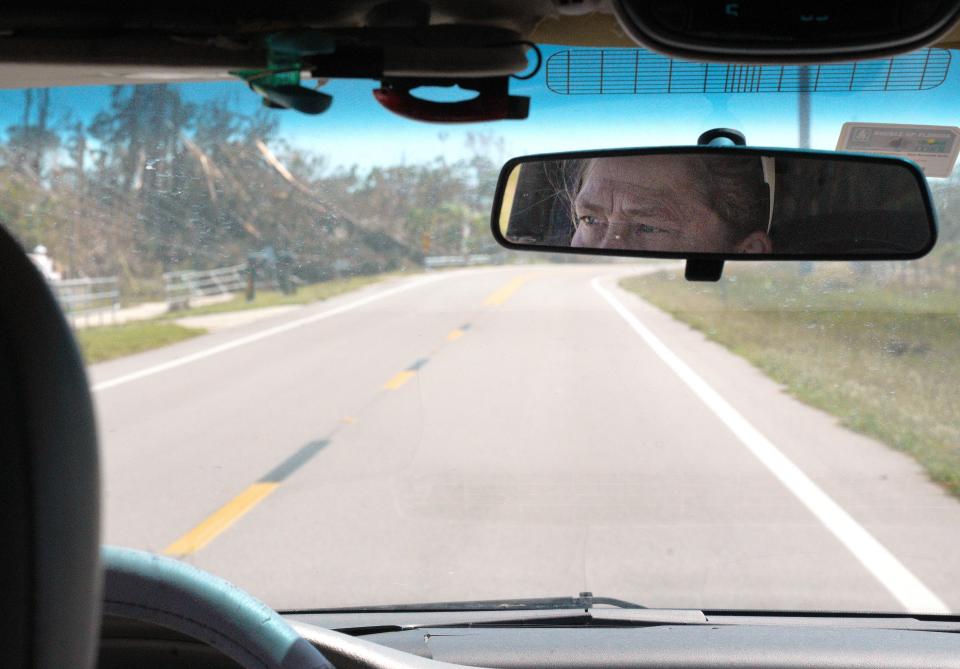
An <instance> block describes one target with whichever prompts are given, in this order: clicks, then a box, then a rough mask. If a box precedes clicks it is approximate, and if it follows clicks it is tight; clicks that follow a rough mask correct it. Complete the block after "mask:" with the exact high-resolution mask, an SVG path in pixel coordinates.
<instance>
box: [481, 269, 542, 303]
mask: <svg viewBox="0 0 960 669" xmlns="http://www.w3.org/2000/svg"><path fill="white" fill-rule="evenodd" d="M530 279H531V277H530V276H518V277H514V278H513V280H511V281H510V282H509V283H507V284H506V285H504V286H501V287H500V288H498V289H497V290H495V291H493V292H492V293H490V294H489V295H487V299H485V300H484V301H483V304H484V305H485V306H488V307H496V306H499V305H501V304H503V303H504V302H506V301H507V300H509V299H510V296H511V295H513V294H514V293H515V292H517V291H518V290H520V286H522V285H523V284H525V283H526V282H527V281H529V280H530Z"/></svg>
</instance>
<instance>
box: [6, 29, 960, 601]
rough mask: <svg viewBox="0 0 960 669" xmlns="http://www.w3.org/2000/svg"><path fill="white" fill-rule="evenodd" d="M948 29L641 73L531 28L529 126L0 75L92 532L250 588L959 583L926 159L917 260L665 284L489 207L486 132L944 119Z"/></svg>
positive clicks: (265, 593)
mask: <svg viewBox="0 0 960 669" xmlns="http://www.w3.org/2000/svg"><path fill="white" fill-rule="evenodd" d="M955 55H956V54H955V53H954V52H950V51H946V50H942V49H936V50H929V51H922V52H918V53H917V54H912V56H911V58H910V59H907V60H905V61H897V62H895V63H893V64H891V63H890V61H877V62H875V63H874V64H873V65H871V66H869V67H868V66H867V65H868V64H863V66H862V67H861V68H860V69H857V68H853V66H850V65H846V66H842V67H841V66H832V67H833V69H830V68H828V67H824V68H817V67H810V68H797V67H793V68H756V67H754V68H750V67H733V66H731V67H727V66H720V65H711V66H710V68H706V67H704V66H695V64H685V67H686V69H684V67H680V66H677V70H676V71H674V70H673V69H672V68H673V65H672V64H671V63H670V61H668V60H666V59H663V58H660V57H652V56H651V55H650V54H648V53H646V52H639V51H635V50H608V51H605V52H603V53H601V52H600V51H598V50H583V49H568V48H566V47H549V46H545V47H543V56H544V61H545V62H544V67H543V68H541V70H540V71H539V72H538V73H537V74H536V76H534V77H533V78H532V79H530V80H526V81H513V82H512V83H511V92H512V93H513V94H516V95H527V96H530V98H531V104H530V116H529V118H528V119H527V120H524V121H504V122H499V123H490V124H479V123H470V124H462V125H437V124H429V123H420V122H416V121H412V120H407V119H404V118H401V117H399V116H395V115H393V114H391V113H390V112H389V111H387V110H386V109H384V108H382V107H381V106H379V105H378V104H377V102H376V100H375V99H374V97H373V95H372V93H371V91H372V89H374V88H375V87H376V86H377V84H375V83H373V82H368V81H331V82H328V83H326V84H325V85H323V87H322V90H323V91H324V92H326V93H328V94H330V95H332V96H333V104H332V106H331V108H330V109H329V111H327V112H325V113H323V114H322V115H320V116H316V117H312V116H306V115H299V114H297V113H296V112H293V111H278V110H273V109H266V108H264V107H263V105H262V104H261V101H260V99H259V98H258V97H257V96H256V94H254V93H253V92H251V91H250V90H248V89H247V87H246V86H245V85H244V84H243V83H241V82H207V83H190V84H156V85H144V86H119V87H88V88H79V87H77V88H66V87H65V88H57V89H31V90H21V91H4V92H2V93H0V100H2V103H3V104H2V106H0V110H2V111H0V116H2V118H0V121H2V127H3V128H4V129H5V133H4V134H3V136H2V144H0V175H2V179H0V222H2V225H3V226H4V227H6V228H7V229H9V230H11V231H12V232H13V234H14V235H15V236H16V237H17V238H18V239H19V240H20V241H21V242H22V244H23V245H24V247H25V248H26V249H27V250H28V251H29V252H30V255H31V258H32V259H33V261H34V263H35V264H36V265H37V268H38V270H40V271H41V272H43V273H44V275H45V276H46V277H47V279H48V282H49V284H50V286H51V288H52V289H53V290H54V291H55V292H56V294H57V296H58V298H59V300H60V303H61V305H62V307H63V308H64V310H65V312H66V313H67V315H68V318H69V319H70V321H71V323H72V325H73V326H74V329H75V332H76V335H77V337H78V340H79V343H80V346H81V348H82V352H83V355H84V356H85V359H86V361H87V363H88V369H89V375H90V380H91V385H92V388H93V390H94V397H95V402H96V408H97V412H98V420H99V430H100V438H101V448H102V458H103V460H102V467H103V472H104V479H103V481H104V483H103V494H104V514H105V516H104V540H105V542H106V543H110V544H119V545H125V546H132V547H136V548H142V549H147V550H150V551H154V552H157V553H164V554H167V555H171V556H174V557H177V558H179V559H183V560H185V561H188V562H190V563H192V564H195V565H198V566H200V567H203V568H205V569H207V570H209V571H211V572H213V573H215V574H217V575H220V576H223V577H225V578H227V579H229V580H231V581H233V582H235V583H236V584H237V585H239V586H240V587H242V588H244V589H246V590H248V591H250V592H251V593H253V594H254V595H256V596H258V597H260V598H262V599H263V600H264V601H265V602H267V603H268V604H270V605H271V606H273V607H275V608H279V609H307V608H328V607H363V606H371V605H389V604H410V603H418V602H451V601H453V602H455V601H462V600H506V599H516V598H532V597H560V596H566V597H569V596H574V595H576V594H577V593H580V592H584V591H589V592H593V593H594V594H596V595H598V596H605V597H610V598H616V599H620V600H627V601H630V602H636V603H640V604H643V605H646V606H653V607H697V608H741V609H791V610H799V609H816V610H861V611H862V610H867V611H905V610H906V611H914V612H944V611H948V610H951V609H957V608H960V550H957V548H958V546H957V541H958V540H957V537H958V536H960V532H958V530H960V500H958V495H960V448H958V444H960V412H958V408H957V407H958V406H960V390H958V389H960V385H958V384H957V383H956V378H957V376H958V374H960V316H958V314H960V290H958V289H960V272H958V269H960V222H958V220H957V217H958V211H960V210H958V203H960V177H958V176H957V175H956V173H954V174H953V176H950V177H949V178H931V179H929V185H930V187H931V189H932V192H933V195H934V200H935V205H936V208H937V212H938V216H939V224H940V235H939V241H938V243H937V246H936V248H935V249H934V251H933V252H932V253H931V254H930V255H929V256H927V257H926V258H924V259H923V260H921V261H917V262H897V263H893V262H874V263H847V262H837V263H810V262H800V263H728V265H727V268H726V271H725V272H724V276H723V279H722V280H721V281H720V282H718V283H716V284H700V283H689V282H685V281H684V280H683V268H682V265H681V264H679V263H678V262H676V261H656V262H655V261H647V262H642V261H636V260H629V261H628V260H622V259H604V258H590V257H576V256H559V255H549V254H521V253H516V252H507V251H505V250H503V249H501V248H499V247H498V246H497V244H496V242H495V241H494V240H493V237H492V235H491V233H490V208H491V204H492V198H493V194H494V189H495V185H496V180H497V177H498V174H499V169H500V167H501V165H502V164H503V163H504V162H505V161H506V160H507V159H508V158H510V157H512V156H515V155H521V154H529V153H544V152H552V151H568V150H578V149H599V148H617V147H627V146H660V145H690V144H695V143H696V141H697V138H698V136H699V135H700V134H701V133H702V132H704V131H706V130H709V129H711V128H718V127H726V128H733V129H736V130H739V131H740V132H742V133H744V135H745V136H746V138H747V142H748V144H750V145H754V146H769V147H810V148H816V149H828V150H832V149H835V148H836V147H837V143H838V139H839V138H840V135H841V130H842V126H843V124H844V123H846V122H853V121H860V122H875V123H899V124H920V125H947V126H949V125H953V124H954V123H955V116H956V107H957V104H958V101H960V72H958V71H957V68H953V67H951V61H952V58H953V57H954V56H955ZM598 63H602V67H603V68H604V69H598V67H597V64H598ZM631 63H633V64H632V65H631ZM878 63H879V64H878ZM883 63H887V64H886V65H884V64H883ZM903 63H907V64H903ZM874 66H875V67H874ZM696 67H699V68H700V69H696ZM843 67H845V68H847V69H843ZM884 67H885V68H886V69H884ZM871 68H872V69H871ZM611 73H612V74H611ZM610 77H612V79H611V78H610ZM701 77H702V79H703V81H702V82H701V81H700V78H701ZM778 77H779V79H778ZM803 88H806V89H812V90H813V91H814V92H808V93H798V92H797V91H798V90H800V89H803ZM423 95H424V96H428V95H429V96H432V97H433V99H438V100H450V99H454V98H456V97H457V96H458V94H457V93H456V92H454V91H450V90H445V89H444V90H434V91H430V90H427V91H423ZM875 204H876V203H864V207H865V208H869V207H871V206H874V205H875Z"/></svg>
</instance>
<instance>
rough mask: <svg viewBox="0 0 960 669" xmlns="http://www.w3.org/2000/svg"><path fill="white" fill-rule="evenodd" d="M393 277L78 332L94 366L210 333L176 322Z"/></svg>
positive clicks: (269, 294) (306, 299)
mask: <svg viewBox="0 0 960 669" xmlns="http://www.w3.org/2000/svg"><path fill="white" fill-rule="evenodd" d="M389 276H393V275H392V274H379V275H371V276H358V277H351V278H348V279H333V280H331V281H322V282H320V283H314V284H309V285H307V286H301V287H300V288H299V289H298V290H297V292H296V293H294V294H293V295H284V294H283V293H280V292H276V291H259V292H258V293H257V297H256V299H255V300H252V301H250V302H247V300H246V299H245V297H244V296H243V295H238V296H236V297H234V298H233V299H231V300H229V301H227V302H220V303H218V304H209V305H205V306H201V307H196V308H192V309H182V310H180V311H174V312H171V313H167V314H164V315H163V316H160V317H159V318H155V319H152V320H147V321H138V322H135V323H126V324H124V325H107V326H102V327H93V328H84V329H81V330H77V331H76V337H77V340H78V342H79V344H80V350H81V352H82V353H83V358H84V360H85V361H86V362H87V364H93V363H97V362H103V361H105V360H112V359H113V358H120V357H122V356H125V355H132V354H134V353H140V352H142V351H148V350H150V349H154V348H160V347H161V346H167V345H169V344H173V343H176V342H178V341H182V340H184V339H189V338H190V337H196V336H197V335H201V334H205V333H206V330H203V329H201V328H188V327H183V326H181V325H178V324H177V323H174V322H173V320H175V319H177V318H184V317H186V316H201V315H205V314H220V313H226V312H230V311H241V310H246V309H262V308H264V307H276V306H279V305H284V304H309V303H311V302H317V301H319V300H325V299H327V298H330V297H333V296H335V295H340V294H341V293H346V292H349V291H351V290H356V289H358V288H362V287H363V286H367V285H369V284H372V283H376V282H377V281H382V280H383V279H385V278H387V277H389Z"/></svg>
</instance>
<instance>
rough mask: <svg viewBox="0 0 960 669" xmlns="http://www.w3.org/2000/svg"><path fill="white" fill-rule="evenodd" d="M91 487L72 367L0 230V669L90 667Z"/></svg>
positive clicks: (38, 293)
mask: <svg viewBox="0 0 960 669" xmlns="http://www.w3.org/2000/svg"><path fill="white" fill-rule="evenodd" d="M98 492H99V479H98V463H97V438H96V431H95V427H94V418H93V405H92V402H91V398H90V391H89V386H88V384H87V379H86V375H85V373H84V369H83V363H82V361H81V359H80V355H79V352H78V351H77V348H76V345H75V343H74V341H73V337H72V335H71V333H70V328H69V327H68V325H67V324H66V322H65V321H64V319H63V316H62V315H61V313H60V310H59V308H58V307H57V303H56V301H55V300H54V298H53V296H52V295H51V294H50V291H49V290H48V289H47V286H46V283H45V282H44V280H43V278H42V277H41V276H40V274H39V273H38V272H37V271H36V270H35V269H34V267H33V265H32V263H31V262H30V260H29V259H28V258H27V257H26V255H25V254H24V252H23V250H22V249H21V248H20V246H19V245H18V244H17V243H16V242H15V241H14V240H13V239H12V238H11V237H10V236H9V235H8V234H7V233H6V231H4V230H2V229H0V531H2V532H3V535H2V536H3V539H2V541H0V545H2V549H0V593H2V596H0V620H2V621H3V622H2V624H3V632H2V637H3V641H2V643H0V667H4V669H7V668H10V669H13V668H19V667H30V668H34V667H36V668H40V667H42V668H44V669H46V668H50V669H54V668H56V669H62V668H63V667H71V668H72V669H73V668H75V669H86V668H87V667H92V666H93V662H94V654H95V651H96V647H97V636H98V629H99V623H100V615H99V613H100V578H101V577H100V568H99V561H98V555H99V520H100V519H99V499H98Z"/></svg>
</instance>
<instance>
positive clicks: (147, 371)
mask: <svg viewBox="0 0 960 669" xmlns="http://www.w3.org/2000/svg"><path fill="white" fill-rule="evenodd" d="M448 276H451V273H447V272H441V273H438V274H434V275H432V276H428V277H424V278H422V279H416V280H414V281H411V282H409V283H405V284H403V285H400V286H397V287H395V288H389V289H387V290H382V291H380V292H378V293H374V294H373V295H367V296H366V297H362V298H360V299H359V300H354V301H353V302H348V303H347V304H343V305H340V306H339V307H334V308H333V309H328V310H327V311H322V312H320V313H319V314H313V315H311V316H305V317H303V318H298V319H297V320H294V321H289V322H287V323H283V324H282V325H277V326H274V327H272V328H267V329H266V330H260V331H259V332H254V333H253V334H249V335H247V336H245V337H239V338H237V339H232V340H230V341H228V342H225V343H223V344H219V345H217V346H211V347H210V348H205V349H203V350H202V351H197V352H196V353H191V354H189V355H184V356H181V357H179V358H173V359H172V360H168V361H166V362H162V363H160V364H157V365H152V366H150V367H145V368H144V369H141V370H138V371H136V372H131V373H129V374H124V375H122V376H118V377H116V378H113V379H109V380H107V381H101V382H100V383H96V384H94V385H93V386H91V387H90V390H92V391H93V392H99V391H101V390H107V389H108V388H115V387H117V386H120V385H123V384H125V383H130V382H131V381H137V380H138V379H142V378H145V377H147V376H153V375H154V374H159V373H161V372H166V371H167V370H170V369H176V368H177V367H182V366H183V365H189V364H190V363H192V362H197V361H198V360H203V359H204V358H209V357H211V356H214V355H219V354H220V353H225V352H226V351H231V350H233V349H235V348H240V347H241V346H246V345H247V344H252V343H254V342H257V341H261V340H263V339H267V338H268V337H273V336H275V335H278V334H282V333H284V332H289V331H290V330H295V329H297V328H301V327H303V326H305V325H310V324H312V323H316V322H317V321H322V320H324V319H327V318H331V317H332V316H337V315H339V314H342V313H344V312H347V311H352V310H354V309H357V308H359V307H362V306H365V305H367V304H370V303H371V302H377V301H378V300H382V299H385V298H387V297H392V296H393V295H396V294H398V293H403V292H405V291H408V290H413V289H414V288H419V287H420V286H423V285H425V284H428V283H433V282H434V281H438V280H440V279H442V278H445V277H448Z"/></svg>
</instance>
